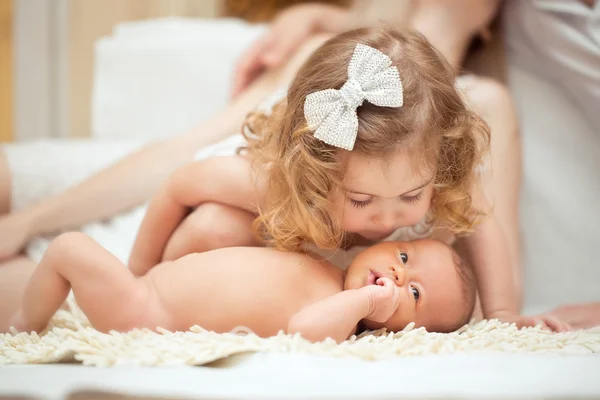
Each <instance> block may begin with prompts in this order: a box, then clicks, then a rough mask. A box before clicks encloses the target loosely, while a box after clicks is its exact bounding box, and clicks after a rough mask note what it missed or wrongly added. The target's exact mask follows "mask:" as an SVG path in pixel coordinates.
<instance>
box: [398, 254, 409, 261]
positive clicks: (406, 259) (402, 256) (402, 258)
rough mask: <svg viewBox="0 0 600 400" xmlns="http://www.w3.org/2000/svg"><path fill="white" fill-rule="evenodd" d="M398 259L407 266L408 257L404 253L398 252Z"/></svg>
mask: <svg viewBox="0 0 600 400" xmlns="http://www.w3.org/2000/svg"><path fill="white" fill-rule="evenodd" d="M398 258H399V259H400V261H402V264H406V263H407V262H408V255H407V254H406V253H404V252H402V251H399V252H398Z"/></svg>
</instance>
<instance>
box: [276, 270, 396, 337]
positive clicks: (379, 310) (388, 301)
mask: <svg viewBox="0 0 600 400" xmlns="http://www.w3.org/2000/svg"><path fill="white" fill-rule="evenodd" d="M398 302H399V290H398V287H397V286H396V284H395V283H394V282H392V281H391V280H389V279H387V278H381V279H379V280H378V281H377V285H368V286H365V287H362V288H360V289H352V290H344V291H342V292H340V293H337V294H335V295H333V296H330V297H328V298H326V299H323V300H321V301H319V302H317V303H314V304H311V305H309V306H306V307H304V308H303V309H302V310H300V311H299V312H298V313H296V314H295V315H294V316H293V317H292V318H291V319H290V322H289V324H288V331H287V332H288V333H290V334H293V333H300V334H301V335H302V337H304V338H305V339H307V340H310V341H311V342H321V341H323V340H325V339H326V338H328V337H329V338H332V339H333V340H335V341H336V342H338V343H339V342H342V341H344V340H346V339H348V338H349V337H350V335H353V334H354V333H355V332H356V327H357V325H358V323H359V322H360V321H361V320H362V319H365V318H369V319H371V320H373V321H375V322H385V321H387V320H388V319H389V318H390V317H391V316H392V314H393V313H394V312H395V311H396V308H397V306H398Z"/></svg>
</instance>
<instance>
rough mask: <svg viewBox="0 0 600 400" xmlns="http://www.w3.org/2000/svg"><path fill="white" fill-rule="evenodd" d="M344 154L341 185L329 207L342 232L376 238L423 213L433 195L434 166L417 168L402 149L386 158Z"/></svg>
mask: <svg viewBox="0 0 600 400" xmlns="http://www.w3.org/2000/svg"><path fill="white" fill-rule="evenodd" d="M346 157H347V159H346V174H345V177H344V183H343V187H342V188H341V190H339V191H337V192H336V194H335V195H334V196H333V199H332V201H333V204H332V206H333V208H332V211H333V213H334V215H335V216H336V217H338V218H340V220H341V221H342V228H343V229H344V230H345V231H346V232H348V233H356V234H359V235H360V236H362V237H364V238H365V239H368V240H375V241H377V240H381V239H384V238H386V237H387V236H389V235H391V234H392V233H393V232H394V231H395V230H396V229H398V228H401V227H404V226H411V225H415V224H417V223H418V222H419V221H421V220H422V219H423V218H424V217H425V215H426V214H427V211H428V210H429V208H430V205H431V198H432V196H433V183H434V178H435V171H434V170H432V169H426V170H418V169H417V168H418V167H417V166H416V165H415V163H414V162H413V160H412V159H411V157H410V155H408V154H406V153H405V152H402V151H401V152H398V153H396V154H395V155H394V156H393V157H392V158H391V159H388V160H380V159H374V158H369V157H366V156H364V155H362V154H359V153H357V152H349V153H347V155H346Z"/></svg>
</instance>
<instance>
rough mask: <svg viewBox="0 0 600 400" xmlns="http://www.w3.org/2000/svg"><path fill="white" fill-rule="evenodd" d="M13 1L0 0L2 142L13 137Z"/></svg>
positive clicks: (0, 126)
mask: <svg viewBox="0 0 600 400" xmlns="http://www.w3.org/2000/svg"><path fill="white" fill-rule="evenodd" d="M12 15H13V1H12V0H0V142H10V141H11V140H12V137H13V79H12V77H13V74H12V70H13V68H12V62H13V58H12Z"/></svg>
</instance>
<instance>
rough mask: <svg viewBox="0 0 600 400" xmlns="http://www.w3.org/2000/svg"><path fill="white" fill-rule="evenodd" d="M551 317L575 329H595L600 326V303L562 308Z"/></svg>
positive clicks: (552, 313)
mask: <svg viewBox="0 0 600 400" xmlns="http://www.w3.org/2000/svg"><path fill="white" fill-rule="evenodd" d="M549 315H551V316H553V317H554V318H557V319H559V320H561V321H565V322H566V323H568V324H569V325H570V326H571V327H572V328H573V329H588V328H593V327H596V326H600V302H598V303H588V304H570V305H566V306H561V307H558V308H557V309H555V310H553V311H551V312H550V313H549Z"/></svg>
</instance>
